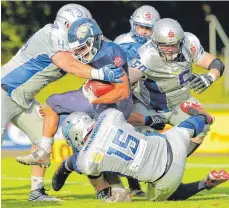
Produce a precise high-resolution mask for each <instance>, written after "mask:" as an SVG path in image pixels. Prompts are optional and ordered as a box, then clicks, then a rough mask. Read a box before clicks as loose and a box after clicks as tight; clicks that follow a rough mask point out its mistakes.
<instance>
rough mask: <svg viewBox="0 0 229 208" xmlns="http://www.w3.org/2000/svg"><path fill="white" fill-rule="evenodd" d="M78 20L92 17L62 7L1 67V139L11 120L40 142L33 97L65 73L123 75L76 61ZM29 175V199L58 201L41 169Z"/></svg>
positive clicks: (101, 76)
mask: <svg viewBox="0 0 229 208" xmlns="http://www.w3.org/2000/svg"><path fill="white" fill-rule="evenodd" d="M81 17H89V18H91V14H90V12H89V11H88V10H87V9H86V8H84V7H83V6H81V5H78V4H67V5H65V6H63V7H62V8H61V9H60V10H59V11H58V13H57V16H56V20H55V22H54V24H48V25H45V26H44V27H43V28H41V29H40V30H39V31H38V32H36V33H35V34H34V35H33V36H32V37H31V38H30V39H29V40H28V41H27V43H25V44H24V46H23V47H22V48H21V49H20V50H19V51H18V52H17V54H16V55H15V56H14V57H13V58H12V59H11V60H10V61H9V62H8V63H7V64H5V65H4V66H3V67H2V78H1V88H2V89H1V105H2V117H1V136H2V137H3V136H4V133H5V130H6V128H7V125H8V123H9V122H10V121H12V122H14V123H15V124H16V125H17V126H18V127H19V128H20V129H21V130H23V131H24V132H25V133H26V134H27V135H28V137H29V138H30V140H31V141H32V143H33V144H39V143H40V142H41V138H42V124H43V118H42V116H40V115H39V113H38V112H39V111H40V107H39V105H38V104H37V103H36V102H35V101H34V96H35V95H36V94H37V93H38V92H39V91H40V90H41V89H42V88H44V87H45V86H46V85H48V84H49V83H51V82H53V81H55V80H57V79H59V78H60V77H62V76H63V75H64V74H65V73H66V72H69V73H72V74H75V75H78V76H80V77H84V78H94V79H102V80H107V81H109V77H108V76H107V75H108V74H107V73H109V72H110V73H114V71H115V70H120V72H122V69H119V68H117V69H116V67H113V66H111V68H112V69H111V68H109V67H106V70H104V68H100V69H93V68H92V67H91V66H89V65H85V64H82V63H79V62H77V61H76V60H75V59H74V58H73V56H72V53H70V52H68V50H69V48H68V41H67V34H68V29H69V27H70V26H71V24H72V23H73V22H74V21H75V20H77V19H79V18H81ZM106 72H107V73H106ZM114 78H115V79H116V78H117V77H115V76H114ZM110 81H114V80H110ZM50 142H52V141H50ZM47 145H49V142H47ZM48 162H49V161H48ZM44 166H45V165H44ZM32 175H33V176H32V191H31V193H30V197H29V200H30V201H37V200H46V201H47V200H57V199H55V198H52V197H49V196H48V195H47V194H46V193H45V191H44V187H43V181H44V179H43V176H44V169H40V167H34V169H33V173H32Z"/></svg>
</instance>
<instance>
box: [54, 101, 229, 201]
mask: <svg viewBox="0 0 229 208" xmlns="http://www.w3.org/2000/svg"><path fill="white" fill-rule="evenodd" d="M182 110H183V111H184V112H188V113H189V114H190V115H191V116H192V117H190V118H188V119H187V120H185V121H183V122H181V123H180V124H179V125H177V126H175V127H173V128H172V129H170V130H168V131H166V132H164V133H163V134H160V133H158V132H156V131H155V132H150V133H148V134H142V133H138V132H136V131H135V129H134V127H133V126H132V125H130V124H128V123H127V122H126V120H125V118H124V116H123V114H122V113H121V112H120V111H117V110H115V109H107V110H105V111H104V112H103V113H102V114H101V115H100V116H99V119H98V121H97V122H95V121H94V120H92V119H91V118H90V117H89V116H88V115H86V114H85V113H78V112H76V113H74V114H71V115H70V116H69V119H68V117H67V118H66V121H67V123H68V126H70V127H69V128H64V129H63V131H64V132H65V134H66V135H67V137H68V138H69V139H71V142H72V144H74V145H76V146H79V147H80V148H81V151H80V152H77V153H75V154H74V155H73V156H71V157H70V158H69V159H68V160H67V161H65V162H64V163H62V165H61V168H60V169H61V170H60V169H59V170H58V171H56V172H55V174H54V177H53V183H59V185H63V184H64V182H65V180H66V178H67V176H68V175H67V174H65V176H64V177H63V172H66V173H70V171H76V172H78V173H83V174H86V175H91V176H95V177H98V178H99V177H100V176H101V173H103V172H106V171H112V172H118V173H120V174H124V175H127V176H131V177H133V178H136V179H138V180H140V181H143V182H147V183H148V191H147V196H148V199H150V200H156V201H162V200H166V199H168V198H169V197H170V196H171V197H170V198H169V199H170V200H181V199H186V198H188V197H190V196H192V195H194V194H195V193H197V192H199V191H200V190H203V189H210V188H213V187H215V186H216V185H218V184H220V183H222V182H225V181H227V180H229V174H228V173H227V172H226V171H223V170H221V171H219V172H215V171H211V172H210V173H209V175H208V176H207V178H206V179H205V180H203V181H201V182H199V183H193V184H192V186H190V184H183V185H182V186H179V185H180V183H181V180H182V177H183V173H184V168H185V162H186V157H187V147H188V145H189V142H190V139H191V138H192V137H193V136H196V135H198V134H199V133H200V132H201V131H202V130H203V129H204V126H205V124H211V123H212V122H213V120H214V118H213V117H211V116H210V115H209V114H207V113H206V112H204V111H203V110H202V108H200V106H198V105H196V104H192V103H184V104H182ZM88 126H94V128H93V130H91V129H90V130H89V129H88V128H87V127H88ZM66 129H67V131H66ZM178 186H179V188H178ZM198 186H199V187H198ZM107 188H108V187H107ZM177 188H178V189H177ZM197 189H198V191H197ZM181 190H182V191H181ZM175 191H176V192H175ZM174 192H175V193H174ZM111 194H112V193H111ZM110 201H113V202H115V196H111V198H110Z"/></svg>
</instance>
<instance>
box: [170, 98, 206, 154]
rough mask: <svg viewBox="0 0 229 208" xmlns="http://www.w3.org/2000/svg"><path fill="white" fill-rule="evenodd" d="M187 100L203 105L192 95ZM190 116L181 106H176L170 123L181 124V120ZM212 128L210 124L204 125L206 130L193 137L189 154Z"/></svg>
mask: <svg viewBox="0 0 229 208" xmlns="http://www.w3.org/2000/svg"><path fill="white" fill-rule="evenodd" d="M186 102H193V103H198V105H201V104H200V103H199V101H197V100H196V99H195V98H193V97H191V98H189V99H188V100H187V101H186ZM189 117H190V116H189V115H188V114H186V113H184V112H183V111H182V110H181V108H180V106H179V107H178V108H176V109H175V110H174V112H173V114H172V116H171V118H170V121H169V122H170V124H172V125H173V126H175V125H177V124H179V123H180V122H182V121H184V120H186V119H188V118H189ZM209 129H210V126H209V125H205V127H204V131H203V132H201V133H200V134H199V135H197V136H196V137H195V138H192V140H191V142H190V144H189V147H188V151H187V155H188V156H189V155H191V154H192V153H193V152H194V151H195V150H196V149H197V148H198V147H199V146H200V144H201V143H202V141H203V139H204V137H205V136H206V135H207V133H208V131H209Z"/></svg>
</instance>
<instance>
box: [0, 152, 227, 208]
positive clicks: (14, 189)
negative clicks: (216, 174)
mask: <svg viewBox="0 0 229 208" xmlns="http://www.w3.org/2000/svg"><path fill="white" fill-rule="evenodd" d="M56 167H57V164H52V165H51V167H50V168H49V169H48V170H47V174H46V179H47V181H46V188H47V189H50V191H48V193H49V194H50V195H52V196H56V197H59V198H60V199H62V200H64V201H63V202H58V203H57V202H27V198H28V193H29V191H30V167H28V166H23V165H20V164H17V163H16V162H15V160H14V158H9V157H3V158H2V181H1V182H2V186H1V187H2V207H9V208H19V207H20V208H27V207H44V208H48V207H58V208H59V207H60V208H62V207H65V208H67V207H79V208H81V207H82V208H84V207H89V208H94V207H95V208H100V207H101V208H103V207H104V208H107V207H115V208H124V207H125V208H132V207H134V208H135V207H136V208H137V207H141V208H146V207H147V208H148V207H155V208H162V207H163V208H164V207H165V208H167V207H168V208H171V207H176V208H182V207H184V208H206V207H216V208H226V207H229V182H227V183H224V184H221V185H220V186H218V187H216V188H215V189H212V190H211V191H202V192H201V193H199V194H197V195H196V196H194V197H191V198H190V199H188V200H186V201H179V202H147V201H146V200H145V199H143V198H134V199H135V201H134V202H133V203H128V204H127V203H119V204H109V205H108V204H105V203H104V202H100V201H99V200H97V199H96V198H95V194H94V190H93V188H92V187H91V186H90V185H89V183H88V181H87V179H86V177H85V176H82V175H77V174H75V173H73V174H72V175H71V176H70V177H69V178H68V181H67V184H66V185H65V186H64V187H63V189H62V190H61V191H59V192H55V191H53V190H52V189H51V178H52V174H53V172H54V170H55V169H56ZM214 167H215V169H220V168H224V169H226V170H227V171H229V157H228V156H220V157H219V156H215V157H213V156H210V157H206V156H192V157H191V158H190V159H188V163H187V166H186V171H185V176H184V180H183V182H185V183H188V182H192V181H196V180H199V179H202V178H204V177H205V176H206V175H207V173H208V172H209V171H210V170H212V169H214ZM123 181H124V183H125V185H127V184H126V180H125V179H123ZM142 187H143V189H145V188H146V185H145V184H144V183H142Z"/></svg>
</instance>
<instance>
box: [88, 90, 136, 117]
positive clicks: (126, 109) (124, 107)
mask: <svg viewBox="0 0 229 208" xmlns="http://www.w3.org/2000/svg"><path fill="white" fill-rule="evenodd" d="M108 108H115V109H117V110H119V111H121V112H123V114H124V117H125V119H126V120H127V119H128V118H129V116H130V114H131V112H132V109H133V99H132V95H131V94H130V96H129V97H128V98H127V99H125V100H122V101H120V102H118V103H114V104H94V105H93V109H94V111H95V112H96V115H95V118H97V117H98V116H99V115H100V114H101V113H102V112H103V111H104V110H106V109H108Z"/></svg>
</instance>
